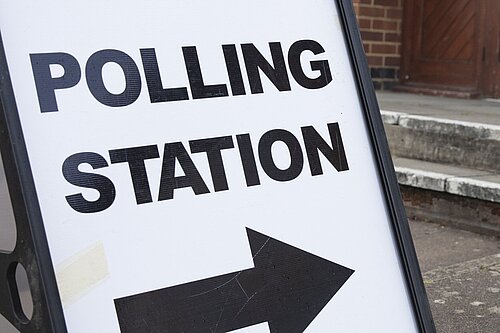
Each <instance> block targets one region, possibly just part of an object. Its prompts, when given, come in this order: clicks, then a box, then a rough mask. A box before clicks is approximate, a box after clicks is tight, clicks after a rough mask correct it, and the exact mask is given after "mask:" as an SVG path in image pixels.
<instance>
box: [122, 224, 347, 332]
mask: <svg viewBox="0 0 500 333" xmlns="http://www.w3.org/2000/svg"><path fill="white" fill-rule="evenodd" d="M247 235H248V240H249V242H250V247H251V250H252V255H253V261H254V264H255V268H252V269H246V270H243V271H239V272H234V273H229V274H225V275H221V276H217V277H212V278H208V279H204V280H200V281H196V282H189V283H185V284H182V285H178V286H174V287H169V288H165V289H160V290H156V291H151V292H146V293H143V294H138V295H134V296H129V297H124V298H119V299H116V300H115V306H116V312H117V314H118V321H119V323H120V328H121V331H122V333H139V332H140V333H145V332H162V333H163V332H166V333H198V332H206V333H224V332H230V331H233V330H237V329H240V328H244V327H248V326H252V325H256V324H260V323H263V322H266V321H267V322H268V323H269V329H270V331H271V333H302V332H303V331H304V330H305V329H306V327H307V326H309V324H310V323H311V322H312V321H313V320H314V318H315V317H316V316H317V315H318V314H319V312H320V311H321V310H322V309H323V307H324V306H325V305H326V304H327V303H328V302H329V301H330V299H331V298H332V297H333V295H335V294H336V293H337V291H338V290H339V289H340V288H341V287H342V285H343V284H344V283H345V282H346V281H347V279H349V277H350V276H351V275H352V274H353V273H354V271H353V270H351V269H349V268H346V267H343V266H340V265H338V264H335V263H333V262H330V261H328V260H325V259H323V258H320V257H318V256H315V255H313V254H310V253H307V252H305V251H302V250H300V249H298V248H296V247H293V246H290V245H288V244H285V243H283V242H280V241H278V240H276V239H274V238H271V237H268V236H266V235H263V234H261V233H258V232H256V231H254V230H251V229H248V228H247Z"/></svg>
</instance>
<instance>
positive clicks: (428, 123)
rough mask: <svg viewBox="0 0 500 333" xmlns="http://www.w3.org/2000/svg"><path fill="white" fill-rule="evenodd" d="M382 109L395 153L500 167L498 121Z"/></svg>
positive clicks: (482, 167)
mask: <svg viewBox="0 0 500 333" xmlns="http://www.w3.org/2000/svg"><path fill="white" fill-rule="evenodd" d="M381 113H382V119H383V121H384V125H385V129H386V134H387V138H388V141H389V147H390V149H391V153H392V155H393V156H397V157H404V158H410V159H418V160H423V161H430V162H436V163H444V164H450V165H455V166H457V167H465V168H470V169H478V170H488V171H493V172H497V171H500V126H499V125H496V124H483V123H475V122H468V121H459V120H451V119H445V118H435V117H429V116H422V115H415V114H409V113H403V112H394V111H382V112H381ZM499 114H500V108H499Z"/></svg>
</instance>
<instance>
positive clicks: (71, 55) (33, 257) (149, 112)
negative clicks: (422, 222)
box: [0, 0, 434, 333]
mask: <svg viewBox="0 0 500 333" xmlns="http://www.w3.org/2000/svg"><path fill="white" fill-rule="evenodd" d="M0 4H1V5H0V6H1V7H0V33H1V38H2V39H1V40H2V54H1V63H0V71H1V72H0V79H1V81H0V88H1V90H0V92H1V99H2V112H1V119H0V121H1V123H0V125H1V127H0V128H1V140H0V142H1V152H2V160H3V164H4V168H5V171H6V174H7V180H8V187H9V191H10V197H11V200H12V205H13V209H14V213H15V218H16V226H17V233H18V240H17V244H16V247H15V249H14V251H12V252H10V253H3V254H0V272H1V274H0V282H1V284H0V296H1V298H0V311H1V313H2V315H3V316H4V317H5V318H6V319H7V320H8V321H9V322H10V323H12V325H13V326H15V327H16V328H17V329H18V330H19V331H21V332H70V333H78V332H85V333H88V332H107V333H113V332H131V333H136V332H185V333H197V332H213V333H215V332H247V333H248V332H253V333H258V332H273V333H282V332H287V333H290V332H297V333H299V332H317V333H326V332H358V333H359V332H368V331H370V332H425V333H429V332H434V326H433V323H432V318H431V316H430V311H429V306H428V304H427V300H426V296H425V291H424V287H423V283H422V280H421V277H420V271H419V268H418V263H417V261H416V256H415V252H414V249H413V245H412V241H411V238H410V234H409V230H408V225H407V222H406V220H405V215H404V210H403V208H402V202H401V199H400V196H399V191H398V187H397V182H396V180H395V176H394V171H393V167H392V164H391V160H390V156H389V153H388V148H387V144H386V141H385V136H384V131H383V127H382V122H381V119H380V115H379V114H378V106H377V103H376V100H375V96H374V92H373V88H372V86H371V83H370V78H369V74H368V70H367V66H366V62H365V59H364V55H363V51H362V45H361V42H360V39H359V33H358V31H357V27H356V21H355V17H354V12H353V9H352V4H351V3H350V0H314V1H310V0H309V1H305V0H286V1H284V0H273V1H261V0H255V1H243V2H242V1H225V0H209V1H207V0H203V1H202V0H183V1H174V0H148V1H140V2H132V1H128V0H127V1H124V0H120V1H117V0H116V1H115V0H109V1H96V0H89V1H63V0H45V1H6V0H5V1H0ZM19 264H20V265H22V266H23V267H24V268H25V269H26V271H27V274H28V277H29V283H30V289H31V293H32V295H33V300H34V310H33V316H32V317H31V318H28V316H26V315H25V313H24V312H23V309H22V306H21V303H20V301H19V296H18V288H17V287H16V283H15V281H14V279H13V273H12V272H13V270H15V268H16V267H17V265H19Z"/></svg>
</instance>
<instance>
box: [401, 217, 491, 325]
mask: <svg viewBox="0 0 500 333" xmlns="http://www.w3.org/2000/svg"><path fill="white" fill-rule="evenodd" d="M410 228H411V232H412V236H413V241H414V244H415V248H416V250H417V255H418V259H419V262H420V267H421V270H422V272H423V273H422V275H423V279H424V284H425V287H426V290H427V296H428V299H429V303H430V306H431V310H432V314H433V317H434V323H435V325H436V329H437V332H438V333H498V332H500V239H499V238H495V237H491V236H485V235H480V234H475V233H472V232H467V231H462V230H457V229H454V228H450V227H446V226H441V225H438V224H434V223H428V222H422V221H418V220H411V221H410Z"/></svg>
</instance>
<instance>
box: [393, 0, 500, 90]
mask: <svg viewBox="0 0 500 333" xmlns="http://www.w3.org/2000/svg"><path fill="white" fill-rule="evenodd" d="M493 1H497V2H498V1H500V0H493ZM484 3H485V0H406V1H405V15H404V32H403V66H402V69H401V81H402V83H403V84H406V85H414V86H425V87H433V88H435V89H443V90H457V91H464V92H471V93H474V92H477V91H478V88H479V83H480V76H481V72H482V69H481V62H482V57H481V52H480V50H481V49H482V43H483V40H482V36H483V34H482V33H481V32H482V29H483V26H482V23H483V21H484V20H483V15H484Z"/></svg>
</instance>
